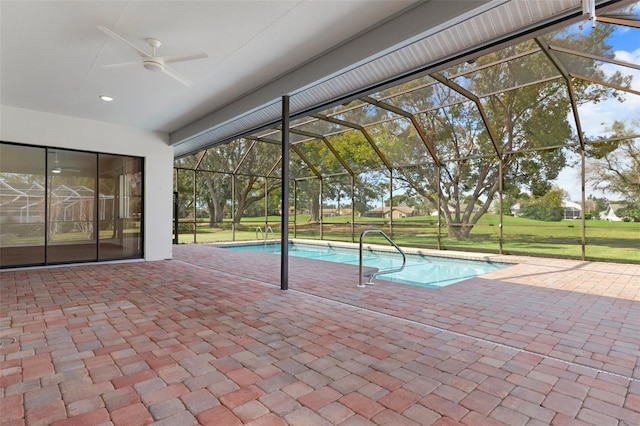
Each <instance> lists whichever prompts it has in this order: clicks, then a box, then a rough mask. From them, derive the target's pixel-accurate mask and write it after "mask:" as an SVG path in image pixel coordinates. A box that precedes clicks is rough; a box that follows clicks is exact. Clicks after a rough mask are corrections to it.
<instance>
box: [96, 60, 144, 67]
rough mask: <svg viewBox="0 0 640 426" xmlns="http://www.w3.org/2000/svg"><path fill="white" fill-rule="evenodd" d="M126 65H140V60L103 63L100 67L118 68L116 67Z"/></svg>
mask: <svg viewBox="0 0 640 426" xmlns="http://www.w3.org/2000/svg"><path fill="white" fill-rule="evenodd" d="M128 65H140V61H134V62H122V63H119V64H109V65H103V66H102V68H118V67H125V66H128Z"/></svg>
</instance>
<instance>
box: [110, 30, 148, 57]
mask: <svg viewBox="0 0 640 426" xmlns="http://www.w3.org/2000/svg"><path fill="white" fill-rule="evenodd" d="M98 29H99V30H100V31H102V32H103V33H105V34H106V35H108V36H109V37H111V38H113V39H115V40H119V41H121V42H123V43H124V44H126V45H128V46H129V47H131V48H132V49H133V50H135V51H136V52H137V53H138V55H140V56H142V57H143V58H144V57H147V56H149V54H148V53H147V52H145V51H144V50H142V49H140V48H139V47H137V46H135V45H133V44H131V43H130V42H129V41H128V40H126V39H124V38H122V37H120V36H119V35H118V34H116V33H114V32H113V31H111V30H110V29H109V28H107V27H103V26H102V25H98Z"/></svg>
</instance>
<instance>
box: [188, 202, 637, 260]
mask: <svg viewBox="0 0 640 426" xmlns="http://www.w3.org/2000/svg"><path fill="white" fill-rule="evenodd" d="M290 219H291V220H290V225H289V237H291V238H293V237H294V235H295V236H296V237H298V238H308V239H320V225H319V224H318V223H311V222H309V216H308V215H297V218H296V219H297V221H298V222H297V223H298V225H297V226H296V229H295V231H294V227H293V222H292V221H293V216H292V217H291V218H290ZM350 219H351V217H350V216H338V217H327V218H324V220H323V229H322V231H323V232H322V239H324V240H334V241H352V235H351V224H350V222H349V221H350ZM503 220H504V226H503V245H502V248H503V252H504V253H506V254H523V255H535V256H546V257H562V258H574V259H580V258H581V255H582V251H581V237H582V235H581V234H582V232H581V225H582V222H581V221H580V220H566V221H561V222H542V221H537V220H532V219H524V218H518V217H511V216H505V217H504V219H503ZM268 221H269V222H268V226H271V227H272V228H273V230H274V233H275V237H276V238H279V237H280V232H279V230H280V217H279V216H271V217H269V218H268ZM443 224H444V221H443ZM258 226H259V227H261V228H262V229H263V230H264V229H265V228H266V225H265V220H264V217H259V218H246V219H243V220H242V221H241V222H240V225H239V226H238V227H237V229H236V233H235V240H236V241H245V240H255V239H256V228H257V227H258ZM354 228H355V241H356V242H357V241H358V238H359V235H360V232H362V231H363V230H364V229H381V230H382V231H384V232H385V233H387V234H388V235H391V234H393V235H392V238H393V239H394V241H395V242H396V243H397V244H398V245H401V246H402V245H404V246H414V247H428V248H436V247H437V244H438V238H437V236H438V224H437V218H436V217H431V216H422V217H411V218H403V219H394V220H393V233H391V230H390V227H389V221H388V220H385V219H381V218H356V221H355V223H354ZM446 233H447V228H446V226H444V225H443V227H442V228H441V239H440V243H441V247H442V248H443V249H450V250H467V251H484V252H492V253H497V252H498V251H499V249H500V240H499V236H500V227H499V216H498V215H495V214H485V215H484V216H483V217H482V218H481V219H480V221H479V223H478V224H477V225H476V226H475V227H474V229H473V230H472V231H471V235H470V237H469V238H468V239H464V240H458V239H455V238H448V237H447V236H446ZM269 238H271V236H270V235H269ZM232 240H233V232H232V231H231V224H230V223H224V224H223V225H222V226H221V227H220V228H209V226H208V224H207V223H201V224H199V225H198V226H197V234H196V242H199V243H206V242H222V241H232ZM367 241H368V242H380V243H385V241H384V239H382V238H381V237H376V236H375V235H372V236H367ZM179 242H180V243H193V242H194V237H193V233H189V234H180V235H179ZM586 243H587V244H586V256H587V259H588V260H610V261H617V262H629V263H640V223H633V222H630V223H625V222H605V221H598V220H593V221H587V222H586Z"/></svg>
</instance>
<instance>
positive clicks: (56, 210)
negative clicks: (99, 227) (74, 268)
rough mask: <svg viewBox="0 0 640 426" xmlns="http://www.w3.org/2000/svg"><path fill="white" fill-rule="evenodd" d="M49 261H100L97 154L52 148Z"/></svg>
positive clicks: (48, 191)
mask: <svg viewBox="0 0 640 426" xmlns="http://www.w3.org/2000/svg"><path fill="white" fill-rule="evenodd" d="M48 165H49V170H48V173H47V181H48V185H47V195H48V199H47V207H48V215H47V263H61V262H78V261H91V260H97V259H98V254H97V247H96V233H95V229H94V223H95V205H96V174H97V156H96V154H93V153H89V152H78V151H68V150H64V149H49V151H48Z"/></svg>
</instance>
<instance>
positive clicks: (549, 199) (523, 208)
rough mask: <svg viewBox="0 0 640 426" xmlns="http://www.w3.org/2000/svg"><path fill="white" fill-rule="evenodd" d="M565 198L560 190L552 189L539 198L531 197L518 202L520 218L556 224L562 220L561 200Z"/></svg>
mask: <svg viewBox="0 0 640 426" xmlns="http://www.w3.org/2000/svg"><path fill="white" fill-rule="evenodd" d="M565 196H566V194H565V192H564V191H563V190H562V189H560V188H554V189H552V190H550V191H549V192H547V193H546V194H544V195H541V196H533V197H531V198H529V199H527V200H522V201H521V202H520V216H522V217H526V218H528V219H535V220H544V221H547V222H554V221H555V222H558V221H561V220H562V218H563V208H562V200H563V198H564V197H565Z"/></svg>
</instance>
